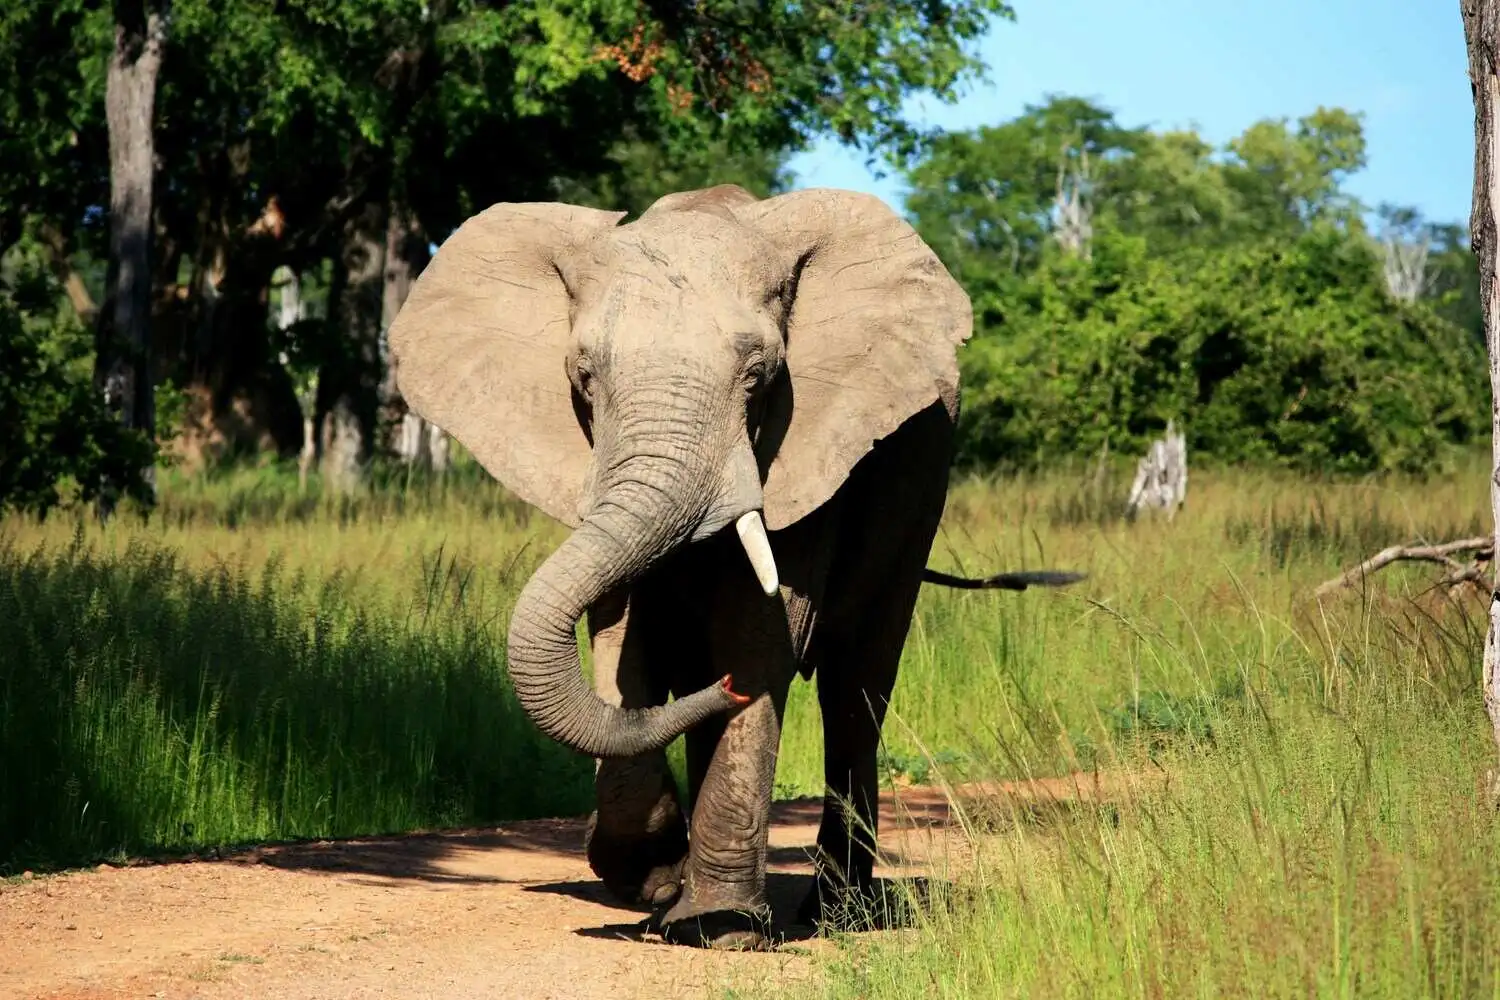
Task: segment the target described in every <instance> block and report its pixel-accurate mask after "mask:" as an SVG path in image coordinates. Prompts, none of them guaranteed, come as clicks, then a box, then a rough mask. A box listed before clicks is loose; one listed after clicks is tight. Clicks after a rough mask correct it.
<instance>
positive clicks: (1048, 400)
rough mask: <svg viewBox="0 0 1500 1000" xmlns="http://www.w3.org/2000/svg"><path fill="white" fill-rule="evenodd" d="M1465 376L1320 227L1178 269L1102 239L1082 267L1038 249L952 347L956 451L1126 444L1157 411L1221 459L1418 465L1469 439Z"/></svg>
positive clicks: (1042, 452)
mask: <svg viewBox="0 0 1500 1000" xmlns="http://www.w3.org/2000/svg"><path fill="white" fill-rule="evenodd" d="M1482 369H1483V358H1482V356H1481V354H1480V352H1479V351H1478V349H1477V347H1476V345H1475V344H1474V342H1473V340H1472V339H1471V338H1469V337H1467V336H1466V335H1465V334H1464V333H1463V331H1460V330H1458V329H1457V328H1456V327H1454V326H1453V325H1452V324H1450V323H1448V322H1446V321H1445V320H1443V319H1441V318H1440V317H1438V316H1436V315H1434V314H1433V313H1432V312H1431V311H1430V310H1429V309H1427V308H1426V307H1424V306H1422V305H1414V306H1413V305H1406V304H1403V303H1399V302H1396V301H1395V300H1393V299H1391V298H1390V296H1389V295H1387V294H1386V292H1385V289H1384V287H1383V285H1382V283H1381V277H1380V273H1379V270H1378V266H1377V263H1376V261H1375V259H1374V256H1373V253H1372V251H1371V250H1370V248H1369V247H1368V246H1367V245H1366V244H1365V243H1363V242H1361V241H1357V240H1352V239H1350V238H1348V237H1347V236H1346V235H1344V234H1342V233H1340V232H1338V231H1336V230H1332V229H1329V228H1318V229H1314V230H1311V231H1309V232H1308V233H1307V234H1306V235H1303V236H1301V237H1298V238H1297V239H1296V240H1295V241H1294V242H1293V243H1291V244H1290V245H1282V244H1278V243H1259V244H1249V245H1246V246H1242V247H1238V248H1235V249H1233V250H1230V251H1226V252H1223V253H1216V254H1203V255H1199V256H1197V257H1195V258H1190V259H1184V260H1180V261H1165V260H1160V259H1153V258H1151V257H1150V256H1149V255H1148V254H1147V251H1146V246H1145V243H1144V241H1143V240H1142V239H1140V238H1132V237H1125V236H1119V235H1115V234H1111V233H1108V232H1106V233H1104V234H1101V235H1100V236H1099V238H1098V239H1097V240H1096V242H1095V244H1094V250H1093V254H1092V256H1091V258H1090V259H1088V260H1081V259H1077V258H1070V257H1066V256H1063V255H1061V254H1053V255H1051V256H1050V257H1049V258H1048V259H1047V260H1046V261H1044V263H1043V265H1042V266H1041V267H1040V268H1039V269H1038V270H1037V271H1036V272H1035V274H1034V275H1032V276H1029V280H1028V281H1027V283H1026V284H1024V285H1023V286H1021V287H1020V288H1019V289H1018V291H1017V293H1016V295H1015V298H1014V301H1013V303H1012V304H1011V306H1010V311H1009V312H1007V313H1006V314H1005V317H1004V322H1003V324H999V325H997V327H996V328H995V331H994V332H986V333H985V334H984V335H983V336H981V337H980V338H979V339H978V340H977V342H975V343H974V344H973V346H972V347H971V348H970V349H969V350H967V351H966V352H965V355H964V375H965V386H966V394H965V404H964V415H963V418H962V419H963V421H964V438H963V461H964V462H966V463H968V464H971V465H985V464H992V463H996V462H1000V463H1014V464H1023V465H1024V464H1039V463H1045V462H1048V461H1055V460H1057V459H1058V458H1060V457H1063V456H1067V455H1078V454H1094V453H1097V452H1098V451H1099V450H1100V449H1101V448H1103V447H1104V445H1105V443H1106V442H1108V443H1109V446H1110V447H1111V448H1113V449H1116V450H1126V451H1134V450H1138V449H1143V448H1144V446H1145V444H1146V443H1147V442H1148V441H1149V439H1150V438H1151V437H1153V436H1155V435H1156V434H1158V433H1160V431H1161V430H1162V428H1163V427H1164V426H1165V424H1166V422H1167V420H1169V419H1175V420H1176V421H1177V422H1178V423H1179V424H1185V425H1186V432H1187V435H1188V444H1189V448H1190V449H1191V450H1193V451H1195V452H1197V453H1200V454H1205V455H1210V456H1213V457H1215V458H1217V459H1220V460H1223V461H1228V462H1259V463H1266V462H1269V463H1274V464H1286V465H1291V466H1295V467H1297V468H1301V469H1305V470H1317V471H1321V472H1334V473H1360V472H1369V471H1390V470H1402V471H1411V472H1418V471H1425V470H1429V469H1433V468H1436V467H1438V466H1439V465H1441V464H1442V463H1443V462H1444V461H1445V460H1446V459H1448V458H1450V457H1451V448H1452V447H1453V446H1461V445H1466V444H1468V443H1469V442H1470V441H1472V440H1476V439H1477V438H1478V437H1479V436H1480V435H1481V434H1482V432H1483V428H1484V427H1485V426H1486V424H1487V421H1486V419H1485V415H1486V406H1485V403H1486V399H1485V398H1484V396H1483V395H1482V394H1481V390H1482V386H1481V385H1479V384H1477V382H1476V379H1475V378H1474V373H1475V372H1477V371H1481V370H1482Z"/></svg>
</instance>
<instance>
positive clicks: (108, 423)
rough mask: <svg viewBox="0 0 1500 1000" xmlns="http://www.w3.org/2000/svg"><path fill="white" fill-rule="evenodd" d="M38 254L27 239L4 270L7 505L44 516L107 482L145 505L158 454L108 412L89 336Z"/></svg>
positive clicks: (2, 451) (1, 394)
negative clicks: (148, 473) (149, 471)
mask: <svg viewBox="0 0 1500 1000" xmlns="http://www.w3.org/2000/svg"><path fill="white" fill-rule="evenodd" d="M38 257H39V254H38V252H37V251H36V249H35V247H34V245H33V244H31V243H30V242H29V241H27V242H23V243H22V244H21V245H20V246H18V247H16V248H14V249H13V250H12V252H11V253H10V254H7V255H6V256H5V258H4V259H3V267H0V426H3V427H4V428H5V443H4V445H3V446H0V509H3V508H6V507H13V508H18V509H22V510H28V511H32V512H35V513H39V514H45V513H47V512H48V511H49V510H51V509H52V508H53V507H55V506H57V505H58V504H60V503H62V502H63V501H64V493H65V492H68V493H70V494H71V495H72V496H73V497H74V498H76V499H79V500H83V501H89V500H92V499H94V498H95V497H96V496H98V493H99V490H100V486H101V483H102V482H103V481H104V478H105V477H108V478H109V480H111V481H113V482H115V483H119V484H122V486H123V488H124V489H125V491H126V492H127V494H129V495H133V496H135V497H136V498H137V499H141V500H144V499H146V498H147V496H148V492H147V489H146V483H145V482H144V479H143V470H144V469H146V468H149V467H150V465H151V463H152V460H153V456H154V448H153V446H152V444H151V443H150V442H148V441H147V440H145V439H144V437H142V436H141V435H140V434H139V433H138V432H135V431H129V430H126V429H125V428H124V427H122V426H121V425H120V423H119V422H118V420H116V419H115V417H114V416H113V415H112V414H111V413H109V412H108V411H107V410H106V409H105V407H104V402H103V399H102V397H101V396H100V394H99V392H98V391H97V390H96V389H95V388H94V385H93V380H92V373H91V369H92V365H91V363H90V356H91V353H92V346H93V345H92V340H91V338H90V337H89V336H88V335H87V333H86V332H85V331H84V330H83V328H82V327H81V326H80V325H79V323H78V321H77V319H76V317H74V316H73V315H71V313H69V312H67V311H66V310H65V309H64V308H62V307H61V305H60V298H61V296H60V293H59V291H58V289H57V287H56V283H55V281H54V280H53V279H52V278H51V276H50V275H48V274H47V273H46V272H45V271H44V270H42V268H41V265H40V263H39V260H38Z"/></svg>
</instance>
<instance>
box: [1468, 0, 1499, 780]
mask: <svg viewBox="0 0 1500 1000" xmlns="http://www.w3.org/2000/svg"><path fill="white" fill-rule="evenodd" d="M1459 9H1460V11H1461V13H1462V15H1463V23H1464V38H1465V40H1466V41H1467V43H1468V49H1469V82H1470V85H1471V87H1472V89H1473V96H1474V204H1473V208H1472V210H1471V213H1470V216H1469V233H1470V241H1471V245H1472V247H1473V251H1474V257H1475V259H1476V261H1477V262H1478V264H1479V294H1480V301H1481V302H1482V303H1483V306H1484V333H1485V343H1486V345H1487V346H1488V350H1489V359H1490V393H1491V427H1490V431H1491V442H1490V448H1491V454H1492V456H1493V457H1492V462H1493V464H1494V473H1493V474H1492V475H1491V476H1490V514H1491V516H1492V517H1493V518H1494V525H1495V531H1496V532H1500V287H1497V286H1496V284H1495V265H1496V260H1495V255H1496V251H1497V249H1500V248H1497V246H1496V239H1497V236H1500V220H1497V217H1496V213H1497V212H1500V176H1496V173H1495V170H1496V165H1497V163H1496V161H1497V160H1500V150H1497V148H1496V140H1497V136H1496V134H1495V109H1496V105H1497V104H1500V0H1460V4H1459ZM1483 684H1484V707H1485V710H1486V711H1487V712H1488V713H1489V717H1490V724H1491V726H1492V727H1493V729H1494V735H1495V743H1496V746H1497V748H1500V590H1497V589H1496V588H1495V587H1494V585H1493V583H1492V584H1491V588H1490V622H1489V629H1488V631H1487V634H1486V636H1485V641H1484V681H1483ZM1490 794H1491V796H1492V798H1493V799H1494V801H1495V803H1496V804H1497V805H1500V769H1492V770H1491V771H1490Z"/></svg>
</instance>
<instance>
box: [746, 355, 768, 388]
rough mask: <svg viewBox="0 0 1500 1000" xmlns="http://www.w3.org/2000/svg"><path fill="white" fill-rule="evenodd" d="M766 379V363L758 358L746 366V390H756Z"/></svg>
mask: <svg viewBox="0 0 1500 1000" xmlns="http://www.w3.org/2000/svg"><path fill="white" fill-rule="evenodd" d="M765 381H766V363H765V361H764V360H762V359H759V358H757V359H756V360H754V361H752V362H750V364H748V365H747V366H745V391H746V392H754V391H755V390H757V389H759V388H760V387H761V385H763V384H764V383H765Z"/></svg>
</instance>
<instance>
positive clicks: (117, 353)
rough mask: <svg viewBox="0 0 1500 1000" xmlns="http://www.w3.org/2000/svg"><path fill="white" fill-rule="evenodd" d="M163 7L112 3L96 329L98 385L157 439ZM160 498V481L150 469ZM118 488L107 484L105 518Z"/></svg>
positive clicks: (123, 415)
mask: <svg viewBox="0 0 1500 1000" xmlns="http://www.w3.org/2000/svg"><path fill="white" fill-rule="evenodd" d="M166 6H167V5H166V3H165V2H164V0H158V2H155V3H152V4H151V7H150V9H149V10H148V9H147V2H146V0H115V4H114V21H115V43H114V53H113V55H112V56H111V58H110V62H109V72H108V77H107V79H106V81H105V90H104V108H105V116H106V119H107V122H108V126H109V278H108V281H107V284H106V293H105V294H106V299H107V301H106V304H105V308H104V309H102V310H101V311H100V312H101V315H100V322H99V325H98V327H97V331H98V332H97V337H96V348H97V349H96V355H95V368H94V372H95V379H96V382H97V383H98V385H99V388H100V389H101V391H102V392H103V393H104V398H105V402H106V404H107V405H109V406H110V408H111V409H113V410H115V411H116V412H117V413H118V414H119V418H120V421H121V422H122V423H123V424H124V425H125V426H126V427H129V428H132V429H136V430H140V431H143V432H144V433H145V434H146V435H147V436H148V437H152V436H154V435H155V431H156V426H155V424H156V413H155V407H154V405H153V399H154V397H153V394H152V384H151V382H152V380H151V198H152V178H153V174H154V172H155V141H154V122H155V117H156V80H157V76H158V75H159V73H160V71H161V61H162V50H163V49H164V47H165V44H166V33H167V24H166ZM143 471H144V477H145V481H146V484H147V486H148V488H149V489H150V490H151V492H152V493H154V492H155V474H154V470H153V469H146V470H143ZM117 486H118V484H105V489H104V491H103V497H102V498H101V501H100V509H99V513H100V515H101V516H103V517H108V516H109V514H110V512H111V511H112V509H113V505H114V494H115V493H116V492H117V489H116V488H115V487H117Z"/></svg>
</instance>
